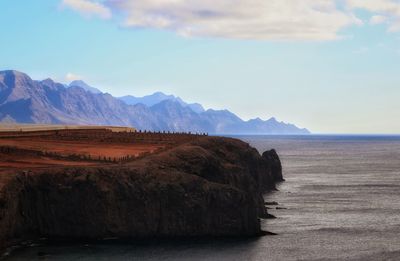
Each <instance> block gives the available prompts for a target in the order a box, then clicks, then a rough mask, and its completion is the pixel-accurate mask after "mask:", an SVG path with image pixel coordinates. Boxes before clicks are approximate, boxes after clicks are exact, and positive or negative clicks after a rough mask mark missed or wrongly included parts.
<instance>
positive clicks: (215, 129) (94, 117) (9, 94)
mask: <svg viewBox="0 0 400 261" xmlns="http://www.w3.org/2000/svg"><path fill="white" fill-rule="evenodd" d="M83 83H84V82H83ZM85 84H86V83H85ZM75 85H77V84H75ZM86 85H87V84H86ZM87 86H89V85H87ZM89 87H91V86H89ZM91 88H94V87H91ZM156 94H157V95H159V96H167V97H168V98H167V99H164V98H165V97H161V98H162V100H161V101H160V102H158V103H155V104H153V105H152V106H148V105H146V104H143V103H135V104H128V103H126V102H125V101H123V100H121V99H120V98H116V97H113V96H112V95H111V94H108V93H102V92H100V93H93V92H92V91H90V90H88V89H85V88H83V87H81V86H74V85H69V86H67V87H66V86H65V85H63V84H61V83H57V82H54V81H53V80H51V79H45V80H42V81H36V80H32V79H31V77H29V75H27V74H25V73H22V72H19V71H14V70H7V71H0V122H9V123H12V122H15V123H42V124H78V125H116V126H133V127H136V128H138V129H146V130H152V131H162V130H165V131H192V132H208V133H210V134H309V133H310V132H309V131H308V130H307V129H300V128H298V127H296V126H295V125H293V124H288V123H283V122H278V121H277V120H276V119H275V118H271V119H269V120H266V121H263V120H261V119H259V118H258V119H257V118H256V119H253V120H249V121H244V120H242V119H240V118H239V117H238V116H237V115H235V114H234V113H232V112H230V111H228V110H213V109H208V110H204V108H203V107H202V106H201V105H200V104H199V105H200V106H201V108H203V110H198V111H196V110H195V109H193V108H192V106H190V105H191V104H189V103H186V102H184V101H183V100H181V99H180V98H179V97H176V96H174V95H169V96H168V95H165V94H163V93H161V92H159V93H156ZM161 94H162V95H161ZM148 96H151V95H148ZM132 97H134V96H132ZM145 97H147V96H145ZM139 99H140V98H139Z"/></svg>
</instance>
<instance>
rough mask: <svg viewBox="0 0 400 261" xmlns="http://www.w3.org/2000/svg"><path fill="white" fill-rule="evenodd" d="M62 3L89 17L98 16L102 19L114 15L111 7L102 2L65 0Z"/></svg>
mask: <svg viewBox="0 0 400 261" xmlns="http://www.w3.org/2000/svg"><path fill="white" fill-rule="evenodd" d="M61 5H62V6H63V7H67V8H70V9H72V10H75V11H77V12H79V13H81V14H82V15H85V16H88V17H91V16H98V17H100V18H102V19H109V18H111V16H112V14H111V10H110V9H108V8H107V7H106V6H104V5H103V4H102V3H100V2H95V1H92V0H63V1H62V3H61Z"/></svg>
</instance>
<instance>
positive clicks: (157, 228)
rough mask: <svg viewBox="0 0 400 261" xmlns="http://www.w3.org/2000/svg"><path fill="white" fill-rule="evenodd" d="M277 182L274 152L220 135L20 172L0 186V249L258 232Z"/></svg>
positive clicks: (278, 173) (278, 174) (277, 164)
mask: <svg viewBox="0 0 400 261" xmlns="http://www.w3.org/2000/svg"><path fill="white" fill-rule="evenodd" d="M281 180H283V179H282V171H281V164H280V160H279V157H278V156H277V154H276V152H275V151H269V152H266V153H264V154H263V155H260V154H259V153H258V152H257V151H256V150H255V149H254V148H252V147H250V146H249V145H248V144H247V143H244V142H242V141H239V140H235V139H231V138H222V137H201V138H199V139H196V140H193V141H189V142H185V143H182V144H179V145H177V146H176V147H173V148H170V149H167V150H164V151H162V152H159V153H156V154H152V155H149V156H146V157H143V158H141V159H138V160H135V161H133V162H129V163H126V164H115V165H112V164H111V165H104V166H89V167H88V166H86V167H68V168H65V167H64V168H53V169H52V170H33V171H22V172H18V173H15V175H14V177H13V178H11V179H10V180H9V181H8V182H7V184H6V185H5V186H4V187H3V189H2V190H1V191H2V193H1V195H2V198H1V199H2V202H3V203H2V204H1V206H0V211H1V212H0V213H1V219H0V227H1V228H2V231H5V233H4V234H3V237H2V238H1V240H0V241H1V242H2V244H1V248H2V249H5V248H6V247H8V246H10V245H14V244H16V243H18V242H23V241H26V240H30V239H33V240H35V239H38V238H43V237H45V238H48V239H49V240H52V239H68V240H76V239H88V240H99V239H104V238H124V239H134V238H179V237H208V236H213V237H218V236H227V237H236V236H238V237H247V236H250V237H252V236H260V235H261V234H262V233H263V232H262V230H261V227H260V220H259V219H260V218H266V217H268V212H267V210H266V208H265V206H264V201H263V199H262V194H263V193H264V192H266V191H269V190H271V189H274V188H275V183H276V182H278V181H281ZM11 242H13V243H11Z"/></svg>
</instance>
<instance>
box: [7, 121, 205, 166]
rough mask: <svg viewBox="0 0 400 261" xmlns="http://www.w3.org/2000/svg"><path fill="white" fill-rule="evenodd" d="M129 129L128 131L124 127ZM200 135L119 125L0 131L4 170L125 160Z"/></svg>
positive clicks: (123, 161)
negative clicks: (144, 130) (145, 129)
mask: <svg viewBox="0 0 400 261" xmlns="http://www.w3.org/2000/svg"><path fill="white" fill-rule="evenodd" d="M122 130H125V131H122ZM198 136H199V135H191V134H182V133H181V134H167V133H160V132H158V133H150V132H136V131H132V129H123V128H119V127H104V128H100V127H95V128H89V129H85V128H84V127H79V128H68V129H65V128H58V127H56V128H54V127H52V128H47V127H45V126H40V127H39V126H34V128H32V127H29V126H28V127H26V128H25V129H24V130H22V131H21V130H19V131H18V130H16V129H15V130H14V131H13V130H11V129H9V128H8V129H7V128H4V127H3V130H2V131H0V174H1V173H6V172H9V171H12V170H31V169H35V168H51V167H56V166H57V167H62V166H92V165H99V164H122V163H125V162H129V161H133V160H136V159H137V158H140V157H144V156H146V155H149V154H152V153H157V152H160V151H162V150H165V149H167V148H171V147H174V146H176V145H178V144H180V143H182V142H186V141H188V140H192V139H195V138H197V137H198Z"/></svg>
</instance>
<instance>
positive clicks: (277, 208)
mask: <svg viewBox="0 0 400 261" xmlns="http://www.w3.org/2000/svg"><path fill="white" fill-rule="evenodd" d="M275 209H287V208H283V207H276V208H275Z"/></svg>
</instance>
